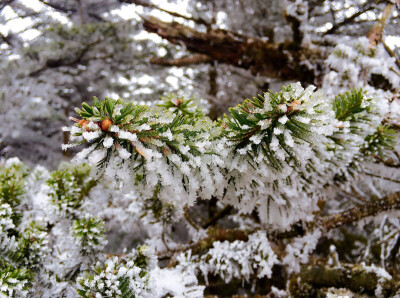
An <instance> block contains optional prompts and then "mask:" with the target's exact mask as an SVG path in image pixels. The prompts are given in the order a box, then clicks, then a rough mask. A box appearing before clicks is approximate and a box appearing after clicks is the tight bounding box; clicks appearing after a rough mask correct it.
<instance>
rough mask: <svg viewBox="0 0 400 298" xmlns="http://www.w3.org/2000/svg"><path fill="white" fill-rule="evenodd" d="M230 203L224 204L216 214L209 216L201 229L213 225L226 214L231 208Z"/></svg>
mask: <svg viewBox="0 0 400 298" xmlns="http://www.w3.org/2000/svg"><path fill="white" fill-rule="evenodd" d="M232 209H233V208H232V206H231V205H227V206H225V208H223V209H221V210H220V211H219V212H218V213H217V214H215V215H214V216H213V217H212V218H210V219H209V220H208V221H207V222H206V223H205V224H204V225H203V229H207V228H208V227H209V226H212V225H214V224H215V223H216V222H217V221H218V220H220V219H221V218H223V217H224V216H225V215H228V214H229V213H230V212H231V210H232Z"/></svg>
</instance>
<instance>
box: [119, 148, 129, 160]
mask: <svg viewBox="0 0 400 298" xmlns="http://www.w3.org/2000/svg"><path fill="white" fill-rule="evenodd" d="M117 151H118V154H119V157H121V158H122V159H128V158H129V157H131V155H132V154H131V153H129V152H128V150H126V149H125V148H124V147H121V146H118V147H117Z"/></svg>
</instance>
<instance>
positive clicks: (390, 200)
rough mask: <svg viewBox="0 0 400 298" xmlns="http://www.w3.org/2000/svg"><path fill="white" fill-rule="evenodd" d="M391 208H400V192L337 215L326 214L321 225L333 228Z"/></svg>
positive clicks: (328, 228) (327, 228)
mask: <svg viewBox="0 0 400 298" xmlns="http://www.w3.org/2000/svg"><path fill="white" fill-rule="evenodd" d="M390 209H400V192H395V193H393V194H390V195H387V196H385V197H383V198H382V199H375V200H374V199H373V200H372V202H370V203H368V204H365V205H363V206H361V207H354V208H351V209H349V210H346V211H343V212H340V213H338V214H335V215H331V216H325V217H324V218H323V219H322V221H321V225H322V227H323V228H324V229H325V230H331V229H334V228H337V227H340V226H343V225H345V224H350V223H354V222H358V221H359V220H361V219H363V218H366V217H368V216H374V215H376V214H378V213H380V212H383V211H386V210H390Z"/></svg>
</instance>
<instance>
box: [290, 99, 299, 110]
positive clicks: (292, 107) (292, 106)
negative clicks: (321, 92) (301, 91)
mask: <svg viewBox="0 0 400 298" xmlns="http://www.w3.org/2000/svg"><path fill="white" fill-rule="evenodd" d="M300 104H301V101H300V100H298V99H296V100H295V101H293V102H292V103H291V104H290V106H289V107H288V112H291V111H293V110H295V109H297V108H296V106H298V105H300Z"/></svg>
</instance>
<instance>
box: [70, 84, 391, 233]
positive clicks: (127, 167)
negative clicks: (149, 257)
mask: <svg viewBox="0 0 400 298" xmlns="http://www.w3.org/2000/svg"><path fill="white" fill-rule="evenodd" d="M387 109H388V103H387V102H386V99H384V98H382V97H381V96H379V95H378V94H373V93H371V92H366V91H363V90H351V91H349V92H346V93H344V94H341V95H339V96H336V97H335V98H334V99H329V97H326V96H324V95H323V94H322V93H321V92H320V91H315V87H314V86H309V87H307V88H306V89H304V88H302V87H301V85H300V83H297V84H290V85H288V86H285V87H283V88H282V90H281V91H280V92H276V93H273V92H267V93H265V94H263V95H259V96H258V97H254V98H253V99H246V100H245V101H244V102H243V103H242V104H239V105H237V106H235V107H232V108H230V109H229V112H230V114H229V115H225V116H224V118H223V119H219V120H217V121H212V120H211V119H210V118H209V117H207V116H206V115H205V114H204V113H203V112H202V109H201V107H198V106H196V105H195V104H194V101H193V99H189V100H187V99H183V98H181V97H179V98H178V97H177V96H175V95H169V96H166V97H164V98H163V99H162V101H161V102H159V103H158V104H155V105H150V106H147V105H139V104H135V103H133V102H127V101H124V100H122V99H118V100H114V99H110V98H106V99H105V100H104V101H99V100H98V99H97V98H95V99H94V100H93V105H92V106H90V105H88V104H86V103H83V104H82V108H81V109H76V112H77V113H78V114H79V116H80V117H81V119H73V120H74V121H75V122H77V123H76V124H75V125H74V126H72V127H70V128H65V129H66V130H69V131H70V132H71V143H70V144H68V145H66V146H64V148H69V147H71V146H76V145H79V144H82V143H87V144H88V147H87V148H85V149H83V150H82V151H81V152H80V153H79V154H78V155H77V157H76V158H75V160H76V161H81V162H82V161H88V162H89V164H91V165H96V166H97V167H98V173H99V174H101V175H104V177H106V178H108V179H110V181H119V182H121V183H122V185H123V187H125V188H128V189H129V188H130V189H135V190H136V191H138V192H139V193H142V194H143V195H144V196H147V197H151V196H153V195H154V194H155V193H156V194H157V197H158V198H159V199H160V200H161V201H162V202H164V203H168V204H173V205H174V206H176V207H183V206H185V205H188V206H190V205H193V203H194V202H195V201H196V200H197V199H206V200H207V199H210V198H211V197H215V198H218V199H219V200H221V201H222V202H224V203H226V204H230V205H232V206H234V207H236V208H237V209H238V210H239V212H241V213H250V212H252V211H253V210H255V209H256V210H257V211H258V213H259V215H260V219H261V221H262V222H263V223H264V224H272V225H275V226H280V227H284V228H288V227H289V226H290V225H291V224H293V223H294V222H296V221H298V220H300V219H303V218H304V216H307V215H309V212H310V209H311V210H314V209H315V208H316V201H317V199H318V196H319V195H320V193H321V190H322V187H323V186H326V185H328V184H330V183H332V181H333V180H334V177H337V175H345V176H346V175H347V176H349V175H354V174H355V172H357V171H360V170H361V169H362V162H363V161H364V160H366V159H368V157H369V156H370V155H371V154H378V155H382V154H384V152H386V150H390V149H392V148H393V146H394V144H395V132H394V131H393V130H391V129H390V128H389V127H386V126H382V125H381V123H382V120H383V118H384V116H385V113H386V112H387Z"/></svg>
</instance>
